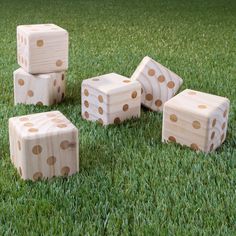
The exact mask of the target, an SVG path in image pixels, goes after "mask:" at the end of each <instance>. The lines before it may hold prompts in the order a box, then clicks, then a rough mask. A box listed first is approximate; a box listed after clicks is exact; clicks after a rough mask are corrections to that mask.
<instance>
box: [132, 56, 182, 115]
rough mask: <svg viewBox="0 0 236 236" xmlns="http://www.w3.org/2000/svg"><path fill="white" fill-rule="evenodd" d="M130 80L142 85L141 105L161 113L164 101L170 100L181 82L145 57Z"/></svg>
mask: <svg viewBox="0 0 236 236" xmlns="http://www.w3.org/2000/svg"><path fill="white" fill-rule="evenodd" d="M131 80H133V81H134V80H138V81H139V82H140V83H141V85H142V99H141V100H142V105H144V106H146V107H148V108H150V109H151V110H153V111H162V110H163V105H164V103H165V102H166V101H168V100H169V99H170V98H172V97H173V96H174V95H175V94H176V93H177V91H178V90H179V88H180V86H181V85H182V83H183V80H182V79H181V78H180V77H179V76H178V75H176V74H175V73H174V72H172V71H170V70H169V69H167V68H166V67H164V66H163V65H161V64H159V63H158V62H156V61H154V60H153V59H152V58H150V57H148V56H146V57H144V58H143V60H142V61H141V63H140V64H139V66H138V67H137V69H136V70H135V72H134V74H133V75H132V76H131Z"/></svg>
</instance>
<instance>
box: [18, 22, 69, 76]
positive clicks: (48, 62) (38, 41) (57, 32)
mask: <svg viewBox="0 0 236 236" xmlns="http://www.w3.org/2000/svg"><path fill="white" fill-rule="evenodd" d="M17 59H18V64H19V65H20V66H21V67H22V68H23V69H24V70H26V71H27V72H28V73H31V74H43V73H50V72H57V71H64V70H67V68H68V32H67V31H66V30H65V29H62V28H61V27H59V26H57V25H54V24H37V25H20V26H17Z"/></svg>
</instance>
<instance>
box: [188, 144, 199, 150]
mask: <svg viewBox="0 0 236 236" xmlns="http://www.w3.org/2000/svg"><path fill="white" fill-rule="evenodd" d="M190 148H191V149H192V150H194V151H197V150H199V147H198V145H197V144H196V143H192V144H191V145H190Z"/></svg>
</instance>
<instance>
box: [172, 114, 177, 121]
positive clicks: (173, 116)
mask: <svg viewBox="0 0 236 236" xmlns="http://www.w3.org/2000/svg"><path fill="white" fill-rule="evenodd" d="M170 120H171V121H172V122H177V120H178V117H177V116H176V115H175V114H171V115H170Z"/></svg>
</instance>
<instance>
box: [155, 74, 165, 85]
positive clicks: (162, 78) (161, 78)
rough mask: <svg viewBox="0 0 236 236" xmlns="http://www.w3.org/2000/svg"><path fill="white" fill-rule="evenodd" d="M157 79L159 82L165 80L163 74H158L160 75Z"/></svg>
mask: <svg viewBox="0 0 236 236" xmlns="http://www.w3.org/2000/svg"><path fill="white" fill-rule="evenodd" d="M157 80H158V81H159V82H160V83H163V82H164V81H165V80H166V78H165V76H164V75H160V76H158V78H157Z"/></svg>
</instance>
